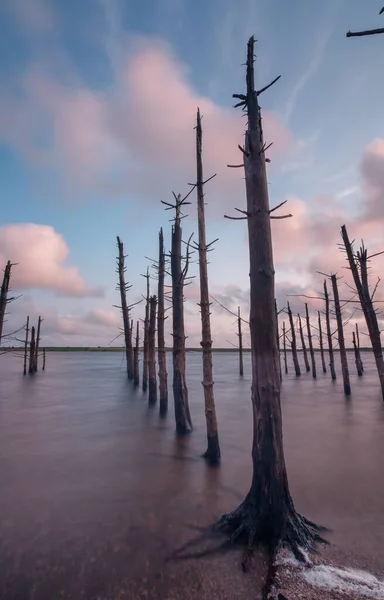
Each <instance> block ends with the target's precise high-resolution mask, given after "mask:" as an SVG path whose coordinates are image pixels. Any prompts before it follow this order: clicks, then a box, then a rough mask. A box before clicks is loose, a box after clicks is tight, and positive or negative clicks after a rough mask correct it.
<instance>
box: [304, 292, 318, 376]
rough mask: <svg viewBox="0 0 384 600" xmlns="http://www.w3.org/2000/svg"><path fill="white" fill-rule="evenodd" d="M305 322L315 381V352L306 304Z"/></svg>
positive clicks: (306, 305)
mask: <svg viewBox="0 0 384 600" xmlns="http://www.w3.org/2000/svg"><path fill="white" fill-rule="evenodd" d="M305 320H306V323H307V336H308V344H309V354H310V356H311V364H312V377H313V379H316V361H315V351H314V349H313V342H312V332H311V322H310V320H309V312H308V304H307V303H306V304H305Z"/></svg>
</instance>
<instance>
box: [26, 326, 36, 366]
mask: <svg viewBox="0 0 384 600" xmlns="http://www.w3.org/2000/svg"><path fill="white" fill-rule="evenodd" d="M35 347H36V340H35V328H34V327H32V329H31V343H30V344H29V368H28V373H29V374H30V375H32V374H33V373H34V372H35Z"/></svg>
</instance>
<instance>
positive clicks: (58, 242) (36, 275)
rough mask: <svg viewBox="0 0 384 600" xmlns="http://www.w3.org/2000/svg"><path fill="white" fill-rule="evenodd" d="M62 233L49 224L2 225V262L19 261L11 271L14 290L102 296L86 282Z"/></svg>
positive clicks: (0, 248)
mask: <svg viewBox="0 0 384 600" xmlns="http://www.w3.org/2000/svg"><path fill="white" fill-rule="evenodd" d="M68 256H69V249H68V246H67V244H66V243H65V240H64V238H63V236H62V235H61V234H59V233H57V232H56V231H55V230H54V228H53V227H50V226H48V225H37V224H35V223H18V224H14V225H6V226H5V227H1V228H0V261H1V264H5V262H6V261H7V260H11V261H12V262H13V263H18V264H17V266H15V267H14V269H13V271H12V288H13V289H14V290H32V289H35V290H37V289H39V290H51V291H53V292H56V293H57V294H58V295H62V296H75V297H85V296H95V297H99V296H102V295H103V292H102V290H101V289H100V288H92V287H90V286H88V285H87V283H86V282H85V280H84V279H83V277H81V275H80V274H79V273H78V270H77V268H76V267H74V266H70V265H67V259H68Z"/></svg>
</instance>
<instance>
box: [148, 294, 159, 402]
mask: <svg viewBox="0 0 384 600" xmlns="http://www.w3.org/2000/svg"><path fill="white" fill-rule="evenodd" d="M156 308H157V298H156V296H151V297H150V299H149V326H148V376H149V387H148V403H149V404H151V405H153V404H156V402H157V381H156Z"/></svg>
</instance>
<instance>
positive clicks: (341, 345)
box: [331, 275, 351, 396]
mask: <svg viewBox="0 0 384 600" xmlns="http://www.w3.org/2000/svg"><path fill="white" fill-rule="evenodd" d="M331 281H332V290H333V301H334V303H335V313H336V323H337V334H338V339H339V350H340V360H341V371H342V374H343V384H344V393H345V395H346V396H350V394H351V384H350V381H349V369H348V360H347V352H346V349H345V340H344V330H343V319H342V315H341V307H340V298H339V289H338V287H337V278H336V275H331Z"/></svg>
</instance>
